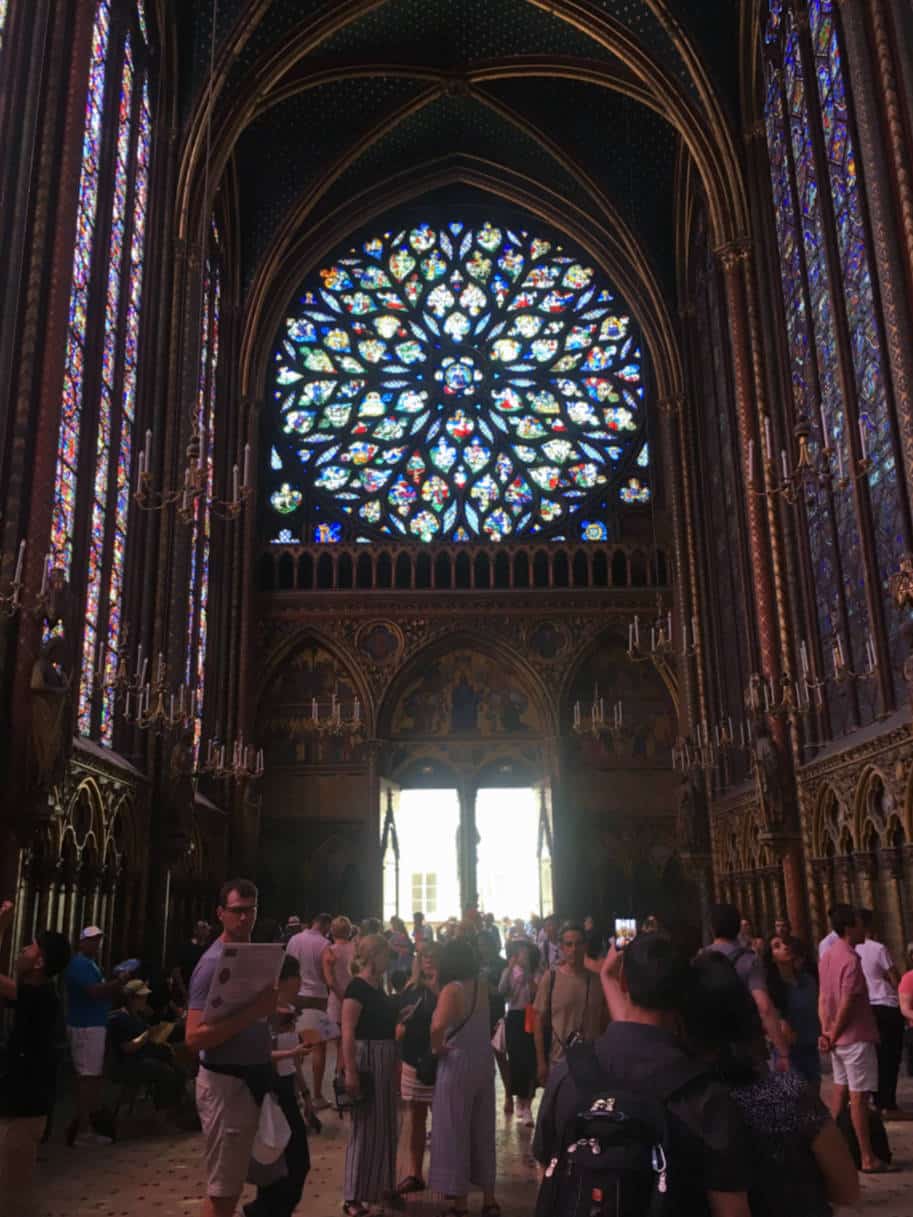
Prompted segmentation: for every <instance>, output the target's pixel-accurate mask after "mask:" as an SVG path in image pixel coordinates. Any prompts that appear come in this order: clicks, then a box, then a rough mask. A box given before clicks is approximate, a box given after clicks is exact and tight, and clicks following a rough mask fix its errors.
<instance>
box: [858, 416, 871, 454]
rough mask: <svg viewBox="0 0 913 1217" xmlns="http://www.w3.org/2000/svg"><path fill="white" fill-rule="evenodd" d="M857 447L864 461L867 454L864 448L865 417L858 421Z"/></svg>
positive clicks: (865, 447)
mask: <svg viewBox="0 0 913 1217" xmlns="http://www.w3.org/2000/svg"><path fill="white" fill-rule="evenodd" d="M859 447H860V450H861V452H862V459H863V460H866V458H867V457H868V455H869V453H868V448H867V446H866V438H865V417H862V418H860V420H859Z"/></svg>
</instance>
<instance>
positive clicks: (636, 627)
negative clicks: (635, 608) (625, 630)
mask: <svg viewBox="0 0 913 1217" xmlns="http://www.w3.org/2000/svg"><path fill="white" fill-rule="evenodd" d="M634 645H635V646H636V647H639V646H640V618H639V617H635V618H634Z"/></svg>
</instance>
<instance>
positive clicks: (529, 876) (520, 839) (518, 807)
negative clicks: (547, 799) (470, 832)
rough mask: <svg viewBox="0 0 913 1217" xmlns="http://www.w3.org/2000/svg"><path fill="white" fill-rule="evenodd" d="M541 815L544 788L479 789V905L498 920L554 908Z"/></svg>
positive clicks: (477, 875)
mask: <svg viewBox="0 0 913 1217" xmlns="http://www.w3.org/2000/svg"><path fill="white" fill-rule="evenodd" d="M540 816H541V810H540V793H539V791H538V790H536V789H534V788H533V787H526V788H516V789H514V788H504V787H499V788H493V789H488V790H480V791H479V792H478V794H477V795H476V817H475V818H476V830H477V832H478V836H479V846H478V863H477V870H476V878H477V886H478V892H479V906H480V908H481V909H482V910H483V912H486V913H494V915H495V917H496V919H497V920H498V921H499V922H500V921H501V920H502V918H504V917H510V918H511V919H513V918H516V917H522V918H523V919H524V920H527V919H528V918H529V916H530V914H531V913H536V914H538V915H539V916H544V915H547V914H548V913H550V912H551V911H552V874H551V857H550V854H549V850H548V845H547V842H543V841H540Z"/></svg>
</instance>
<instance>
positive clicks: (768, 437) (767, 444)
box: [764, 418, 774, 461]
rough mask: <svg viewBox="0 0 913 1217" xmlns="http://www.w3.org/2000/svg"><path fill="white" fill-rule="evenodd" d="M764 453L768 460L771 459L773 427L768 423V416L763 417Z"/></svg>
mask: <svg viewBox="0 0 913 1217" xmlns="http://www.w3.org/2000/svg"><path fill="white" fill-rule="evenodd" d="M764 455H765V456H766V457H767V459H768V461H772V460H773V455H774V441H773V428H772V427H771V425H770V419H769V418H765V419H764Z"/></svg>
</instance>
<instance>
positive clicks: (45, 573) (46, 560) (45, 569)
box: [41, 554, 51, 596]
mask: <svg viewBox="0 0 913 1217" xmlns="http://www.w3.org/2000/svg"><path fill="white" fill-rule="evenodd" d="M50 563H51V555H50V554H45V555H44V567H43V569H42V571H41V595H42V596H44V595H45V594H46V593H47V590H48V567H49V566H50Z"/></svg>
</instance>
